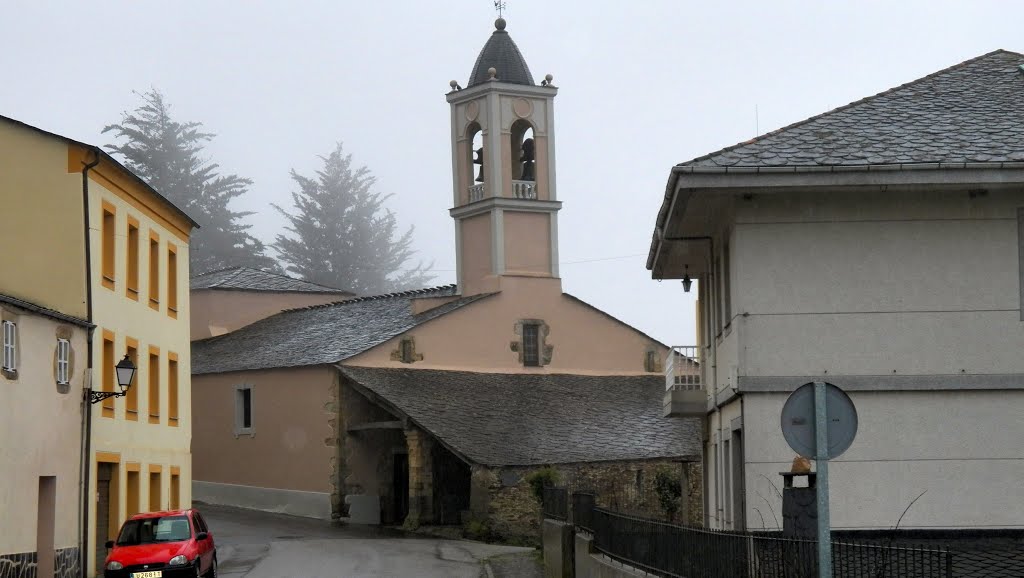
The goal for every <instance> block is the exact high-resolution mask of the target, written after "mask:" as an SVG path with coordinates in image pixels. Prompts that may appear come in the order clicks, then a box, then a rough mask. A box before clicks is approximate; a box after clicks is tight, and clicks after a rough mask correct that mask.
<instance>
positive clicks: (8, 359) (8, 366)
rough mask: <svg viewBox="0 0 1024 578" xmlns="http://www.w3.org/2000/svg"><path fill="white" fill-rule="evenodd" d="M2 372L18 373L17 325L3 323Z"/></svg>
mask: <svg viewBox="0 0 1024 578" xmlns="http://www.w3.org/2000/svg"><path fill="white" fill-rule="evenodd" d="M3 369H4V371H11V372H15V371H18V325H17V324H16V323H15V322H13V321H4V355H3Z"/></svg>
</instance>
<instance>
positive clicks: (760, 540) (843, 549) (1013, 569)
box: [544, 488, 1024, 578]
mask: <svg viewBox="0 0 1024 578" xmlns="http://www.w3.org/2000/svg"><path fill="white" fill-rule="evenodd" d="M550 490H551V491H546V492H545V494H544V499H545V504H544V511H545V513H547V512H549V511H550V512H553V513H554V515H551V516H548V517H552V518H554V517H556V516H562V517H557V519H560V520H569V521H571V522H572V523H573V525H575V526H576V528H577V529H578V530H580V531H584V532H588V533H590V534H592V536H593V546H594V548H595V549H596V550H597V551H599V552H601V553H602V554H605V555H606V556H608V557H610V558H613V559H616V560H618V561H620V562H622V563H624V564H628V565H630V566H634V567H637V568H640V569H643V570H645V571H647V572H649V573H651V574H654V575H658V576H666V577H669V578H676V577H679V578H719V577H720V578H738V577H752V578H816V577H817V570H818V568H817V566H818V564H817V542H816V541H814V540H805V539H797V538H790V537H785V536H782V535H781V534H780V533H777V532H727V531H718V530H710V529H707V528H699V527H690V526H683V525H679V524H673V523H669V522H665V521H661V520H654V519H649V518H644V517H641V516H635V515H629V514H623V513H620V512H616V511H613V510H611V509H608V508H604V507H600V506H598V505H597V499H596V498H597V497H596V496H595V495H594V494H593V493H590V492H572V493H571V495H569V493H568V492H567V491H565V490H564V489H562V488H550ZM558 490H562V491H558ZM569 503H571V506H572V507H571V508H569V507H568V504H569ZM546 515H547V514H546ZM832 566H833V576H835V577H836V578H897V577H898V578H933V577H934V578H980V577H982V576H999V577H1005V578H1024V545H1022V544H1021V543H1019V542H1017V541H1010V542H1007V543H1005V544H992V543H991V542H989V543H984V542H976V543H975V544H974V546H973V547H966V548H965V549H961V550H958V549H955V548H951V547H950V544H949V543H948V542H947V543H933V544H929V545H926V546H922V545H919V544H910V543H907V542H906V541H904V540H900V539H895V538H893V537H889V538H886V539H881V540H871V541H868V540H858V539H852V538H849V537H847V536H841V537H837V538H834V539H833V541H832Z"/></svg>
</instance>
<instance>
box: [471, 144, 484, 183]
mask: <svg viewBox="0 0 1024 578" xmlns="http://www.w3.org/2000/svg"><path fill="white" fill-rule="evenodd" d="M473 164H474V165H480V172H479V174H477V176H476V182H478V183H482V182H484V149H483V147H480V148H478V149H476V158H474V159H473Z"/></svg>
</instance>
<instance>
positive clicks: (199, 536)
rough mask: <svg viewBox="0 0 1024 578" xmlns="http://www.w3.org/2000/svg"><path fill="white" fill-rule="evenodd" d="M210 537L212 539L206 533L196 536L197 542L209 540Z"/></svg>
mask: <svg viewBox="0 0 1024 578" xmlns="http://www.w3.org/2000/svg"><path fill="white" fill-rule="evenodd" d="M209 537H210V535H209V534H207V533H206V532H199V533H198V534H196V540H205V539H207V538H209Z"/></svg>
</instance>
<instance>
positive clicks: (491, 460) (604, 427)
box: [341, 366, 701, 466]
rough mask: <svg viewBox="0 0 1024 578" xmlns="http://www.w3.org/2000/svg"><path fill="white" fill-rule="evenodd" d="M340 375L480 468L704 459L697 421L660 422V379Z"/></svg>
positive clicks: (351, 371) (387, 372) (356, 370)
mask: <svg viewBox="0 0 1024 578" xmlns="http://www.w3.org/2000/svg"><path fill="white" fill-rule="evenodd" d="M341 372H342V373H343V374H345V375H346V376H347V377H348V378H349V379H350V380H352V381H354V382H355V383H357V384H358V387H360V388H363V389H365V390H368V391H369V392H371V393H372V394H374V395H377V396H379V397H380V398H382V399H383V400H384V401H385V402H386V403H387V404H390V405H392V406H393V407H394V408H396V409H397V410H399V411H400V412H402V413H404V414H406V415H407V416H408V417H409V418H410V419H411V420H412V421H413V422H414V423H416V424H417V425H419V426H420V427H422V428H423V429H425V430H427V431H428V432H430V433H431V434H432V435H433V436H435V437H437V438H438V439H440V440H441V441H442V442H443V443H445V444H446V445H447V446H448V447H450V448H452V449H454V450H455V451H456V452H458V453H460V454H462V455H463V456H465V457H466V458H467V459H469V460H470V461H472V462H475V463H478V464H483V465H488V466H509V465H535V464H556V463H572V462H593V461H611V460H636V459H653V458H694V459H699V456H700V453H701V429H700V420H699V419H695V418H693V419H665V418H663V417H662V416H661V405H662V396H663V395H664V393H665V378H664V377H663V376H660V375H650V376H593V375H569V374H536V373H535V374H503V373H472V372H466V371H441V370H426V369H420V370H416V369H381V368H366V367H349V366H344V367H342V368H341Z"/></svg>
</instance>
